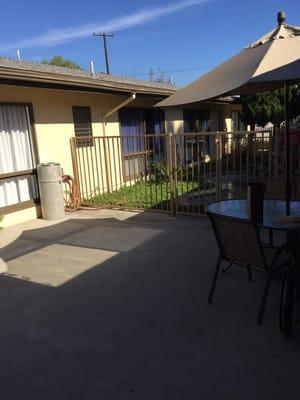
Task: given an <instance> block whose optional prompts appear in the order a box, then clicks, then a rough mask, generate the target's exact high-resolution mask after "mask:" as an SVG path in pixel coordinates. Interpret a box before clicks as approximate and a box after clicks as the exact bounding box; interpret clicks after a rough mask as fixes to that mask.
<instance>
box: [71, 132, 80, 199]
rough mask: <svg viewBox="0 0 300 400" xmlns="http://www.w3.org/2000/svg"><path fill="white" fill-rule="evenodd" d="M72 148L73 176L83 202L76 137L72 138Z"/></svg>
mask: <svg viewBox="0 0 300 400" xmlns="http://www.w3.org/2000/svg"><path fill="white" fill-rule="evenodd" d="M70 148H71V158H72V167H73V176H74V179H75V181H76V182H77V185H78V195H79V200H80V201H81V182H80V179H79V169H78V161H77V154H76V138H75V137H72V138H71V139H70Z"/></svg>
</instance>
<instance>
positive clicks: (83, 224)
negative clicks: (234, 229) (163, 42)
mask: <svg viewBox="0 0 300 400" xmlns="http://www.w3.org/2000/svg"><path fill="white" fill-rule="evenodd" d="M117 213H118V212H117V211H116V214H117ZM119 213H120V212H119ZM96 215H97V214H95V216H96ZM0 256H1V257H2V258H3V259H4V260H5V261H6V262H7V264H8V266H9V274H8V275H3V276H1V277H0V288H1V290H0V315H1V319H0V340H1V345H0V349H1V366H0V387H1V395H2V396H3V398H7V399H8V398H9V399H15V398H20V397H22V396H23V397H24V398H26V399H27V398H30V399H35V398H37V399H40V398H43V399H53V398H54V397H56V398H58V399H69V398H70V399H99V398H103V399H105V400H107V399H132V398H137V399H172V400H173V399H205V400H206V399H230V400H231V399H241V398H243V399H266V398H272V399H282V398H283V397H288V396H292V395H293V394H294V393H296V391H297V390H298V388H299V384H298V364H299V355H300V350H299V340H298V335H297V332H295V335H294V337H293V338H292V339H291V340H286V339H285V338H284V337H283V336H282V335H281V334H280V333H279V330H278V326H277V312H278V300H279V286H277V285H276V284H275V285H274V287H273V290H272V293H271V298H270V301H269V303H268V305H267V310H266V318H265V322H264V326H263V327H257V326H256V324H255V319H256V311H257V307H258V304H259V301H260V296H261V293H262V287H263V283H264V280H263V277H262V276H260V275H259V274H256V275H255V276H254V283H252V284H250V283H249V282H248V281H247V274H246V272H245V271H243V270H240V269H236V270H234V269H233V270H232V272H230V273H229V274H228V275H225V276H221V277H220V281H219V283H218V286H217V290H216V296H215V302H214V304H213V305H212V306H209V305H208V304H207V292H208V287H209V284H210V281H211V278H212V272H213V266H214V263H215V260H216V256H217V248H216V244H215V241H214V238H213V235H212V232H211V229H210V226H209V224H208V222H207V221H203V220H201V219H191V218H183V217H182V218H170V217H167V216H160V215H156V214H138V215H135V216H133V217H132V218H130V219H126V220H123V221H120V220H118V219H114V218H103V217H102V218H96V217H95V218H87V219H85V218H78V219H75V218H74V219H70V220H68V221H65V222H62V223H60V224H56V225H53V226H50V227H46V228H43V229H34V230H27V231H24V232H23V234H22V235H21V236H20V237H19V238H18V239H16V240H15V241H14V242H13V243H11V244H9V245H8V246H6V247H5V248H3V249H1V251H0Z"/></svg>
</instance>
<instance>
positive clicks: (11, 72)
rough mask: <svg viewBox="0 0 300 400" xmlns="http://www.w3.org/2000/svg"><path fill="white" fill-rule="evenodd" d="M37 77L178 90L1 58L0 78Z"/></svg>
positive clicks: (157, 90) (126, 87) (158, 90)
mask: <svg viewBox="0 0 300 400" xmlns="http://www.w3.org/2000/svg"><path fill="white" fill-rule="evenodd" d="M7 76H10V77H16V76H18V77H19V79H20V77H22V76H23V77H27V78H28V77H30V76H31V77H32V78H33V77H35V78H38V77H40V78H42V77H44V78H48V79H49V78H50V79H52V80H55V77H56V78H57V79H58V80H59V81H60V82H62V81H64V82H65V83H68V82H73V83H75V82H79V81H80V82H81V83H83V82H86V83H89V85H92V86H104V87H106V88H110V89H124V90H136V91H142V92H148V91H149V92H155V93H160V94H163V95H169V94H172V93H174V92H175V91H176V88H174V87H171V86H170V85H168V84H163V83H157V82H151V81H146V80H137V79H130V78H126V77H119V76H114V75H108V74H105V73H95V74H94V75H92V74H91V73H90V72H89V71H85V70H79V69H74V68H65V67H59V66H55V65H49V64H42V63H36V62H32V61H25V60H22V61H21V62H19V61H18V60H15V59H11V58H2V57H0V77H2V78H3V77H7Z"/></svg>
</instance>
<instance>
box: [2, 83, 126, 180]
mask: <svg viewBox="0 0 300 400" xmlns="http://www.w3.org/2000/svg"><path fill="white" fill-rule="evenodd" d="M123 99H124V96H112V95H103V94H88V93H76V92H69V91H61V90H52V89H38V88H25V87H15V86H5V85H0V102H8V103H22V102H24V103H32V105H33V113H34V119H35V124H34V130H35V136H36V142H37V147H38V158H39V160H38V161H39V162H49V161H55V162H59V163H61V165H62V167H63V170H64V173H66V174H72V160H71V153H70V143H69V141H70V138H71V137H73V136H74V125H73V114H72V106H90V107H91V114H92V129H93V136H102V135H103V126H102V116H103V114H105V112H107V111H109V110H110V109H111V108H113V107H114V106H115V105H117V104H118V103H120V102H121V101H122V100H123ZM116 127H117V128H118V122H112V123H111V122H109V123H108V127H107V128H106V130H107V131H108V132H107V134H108V133H109V132H112V131H113V130H114V129H115V128H116Z"/></svg>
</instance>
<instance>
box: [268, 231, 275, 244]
mask: <svg viewBox="0 0 300 400" xmlns="http://www.w3.org/2000/svg"><path fill="white" fill-rule="evenodd" d="M269 244H270V246H274V236H273V231H272V229H269Z"/></svg>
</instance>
